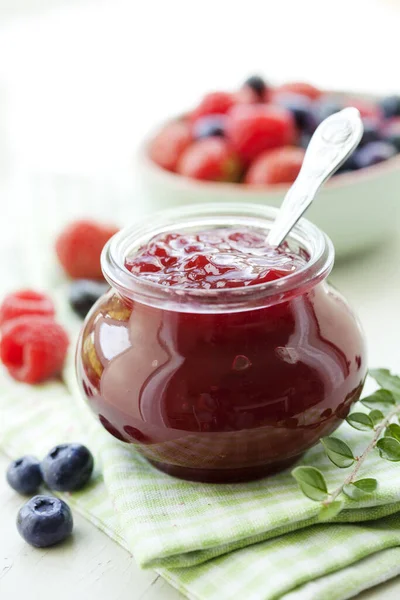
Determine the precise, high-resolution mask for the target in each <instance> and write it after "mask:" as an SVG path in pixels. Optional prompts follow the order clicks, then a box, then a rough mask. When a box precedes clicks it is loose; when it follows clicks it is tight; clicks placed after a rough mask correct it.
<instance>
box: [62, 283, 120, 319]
mask: <svg viewBox="0 0 400 600" xmlns="http://www.w3.org/2000/svg"><path fill="white" fill-rule="evenodd" d="M109 287H110V286H109V285H108V284H107V283H106V282H105V281H104V282H103V281H92V280H90V279H77V280H76V281H74V282H72V283H71V286H70V289H69V303H70V305H71V307H72V309H73V310H74V311H75V312H76V313H77V314H78V315H79V316H80V317H82V318H85V317H86V315H87V313H88V312H89V310H90V309H91V308H92V306H93V304H94V303H95V302H97V300H98V299H99V298H100V296H102V295H103V294H105V293H106V292H107V290H108V289H109Z"/></svg>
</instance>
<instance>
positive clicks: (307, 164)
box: [267, 107, 363, 246]
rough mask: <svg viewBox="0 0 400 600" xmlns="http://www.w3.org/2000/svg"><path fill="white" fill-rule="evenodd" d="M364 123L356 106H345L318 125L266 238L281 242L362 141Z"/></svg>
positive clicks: (277, 243)
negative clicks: (326, 182)
mask: <svg viewBox="0 0 400 600" xmlns="http://www.w3.org/2000/svg"><path fill="white" fill-rule="evenodd" d="M362 134H363V124H362V120H361V117H360V113H359V112H358V110H357V109H356V108H352V107H350V108H345V109H343V110H341V111H340V112H338V113H335V114H334V115H331V116H330V117H328V118H327V119H325V120H324V121H322V123H321V124H320V125H319V126H318V127H317V129H316V130H315V133H314V135H313V136H312V138H311V140H310V143H309V145H308V148H307V151H306V153H305V156H304V160H303V164H302V167H301V170H300V173H299V175H298V176H297V179H296V181H295V182H294V183H293V185H292V186H291V188H290V189H289V191H288V192H287V194H286V196H285V199H284V200H283V202H282V206H281V209H280V211H279V213H278V216H277V218H276V220H275V222H274V224H273V225H272V228H271V230H270V232H269V235H268V238H267V242H268V244H270V245H271V246H279V245H280V244H281V243H282V242H283V240H284V239H285V237H286V236H287V235H288V233H289V232H290V230H291V229H292V228H293V227H294V226H295V225H296V223H297V221H298V220H299V219H300V217H301V216H302V215H303V214H304V212H305V211H306V210H307V208H308V207H309V206H310V204H311V202H312V201H313V200H314V198H315V196H316V194H317V192H318V190H319V188H320V187H321V186H322V184H323V183H324V182H325V181H326V180H327V179H329V177H330V176H331V175H333V173H334V172H335V171H336V170H337V169H338V168H339V167H340V165H342V164H343V163H344V161H345V160H346V159H347V158H348V156H350V154H351V153H352V152H353V150H354V149H355V148H356V147H357V145H358V144H359V142H360V140H361V137H362Z"/></svg>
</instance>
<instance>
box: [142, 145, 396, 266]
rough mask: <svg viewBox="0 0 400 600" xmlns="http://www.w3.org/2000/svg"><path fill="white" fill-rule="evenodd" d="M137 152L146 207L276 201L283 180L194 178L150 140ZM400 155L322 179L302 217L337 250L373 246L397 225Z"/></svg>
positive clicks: (347, 251) (275, 203)
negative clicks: (170, 164)
mask: <svg viewBox="0 0 400 600" xmlns="http://www.w3.org/2000/svg"><path fill="white" fill-rule="evenodd" d="M153 137H154V134H153V135H152V136H151V137H149V138H148V140H147V141H146V142H145V143H144V144H143V145H142V146H141V148H140V150H139V154H138V165H137V166H138V169H137V172H138V176H139V182H140V184H141V188H142V192H143V195H144V200H145V202H146V203H147V206H146V209H147V210H148V211H152V210H162V209H164V208H171V207H174V206H179V205H184V204H191V203H202V202H246V201H248V202H253V203H259V204H266V205H270V206H280V204H281V202H282V200H283V197H284V195H285V193H286V191H287V189H288V186H287V185H273V186H270V187H264V188H260V187H253V186H249V185H245V184H234V183H213V182H207V181H198V180H195V179H189V178H186V177H182V176H181V175H177V174H175V173H170V172H169V171H166V170H165V169H162V168H161V167H159V166H158V165H156V164H155V163H154V162H153V161H152V160H151V159H150V158H149V153H148V148H149V143H150V140H151V139H152V138H153ZM398 215H400V154H399V155H396V156H395V157H393V158H391V159H389V160H387V161H385V162H383V163H380V164H378V165H375V166H372V167H369V168H366V169H362V170H360V171H355V172H353V173H343V174H341V175H337V176H336V177H334V178H333V179H331V180H330V181H329V182H328V183H326V184H325V186H324V188H323V189H322V190H321V191H320V193H319V195H318V197H317V198H316V199H315V200H314V203H313V205H312V206H311V207H310V209H309V210H308V211H307V214H306V217H307V218H308V219H309V220H311V221H313V222H314V223H315V224H316V225H318V227H320V228H321V229H322V230H323V231H325V232H326V233H327V234H328V235H329V237H330V238H331V239H332V241H333V243H334V245H335V249H336V253H337V255H346V254H350V253H354V252H358V251H363V250H364V249H366V248H368V247H371V246H373V245H376V244H377V243H379V242H381V241H382V240H384V239H386V238H387V237H389V236H391V235H392V234H393V233H394V232H395V231H396V229H397V228H398V226H399V219H398Z"/></svg>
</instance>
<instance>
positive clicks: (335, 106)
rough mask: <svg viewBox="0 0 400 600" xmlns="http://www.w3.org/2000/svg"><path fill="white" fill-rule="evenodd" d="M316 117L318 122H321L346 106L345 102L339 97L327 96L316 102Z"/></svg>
mask: <svg viewBox="0 0 400 600" xmlns="http://www.w3.org/2000/svg"><path fill="white" fill-rule="evenodd" d="M313 108H314V117H315V120H316V121H317V124H318V125H319V123H321V122H322V121H323V120H324V119H327V118H328V117H330V116H331V115H334V114H335V113H337V112H339V111H340V110H342V109H343V108H344V106H343V102H341V101H340V100H339V99H338V98H335V97H332V96H326V97H325V98H323V99H322V100H318V101H317V102H314V107H313Z"/></svg>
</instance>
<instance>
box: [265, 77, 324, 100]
mask: <svg viewBox="0 0 400 600" xmlns="http://www.w3.org/2000/svg"><path fill="white" fill-rule="evenodd" d="M275 92H276V93H278V94H279V93H280V92H293V93H294V94H301V95H302V96H307V98H310V100H318V98H320V97H321V96H322V94H323V92H322V91H321V90H319V89H318V88H316V87H315V86H313V85H311V84H310V83H304V82H303V81H293V82H291V83H284V84H283V85H280V86H279V87H277V88H276V89H275Z"/></svg>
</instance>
